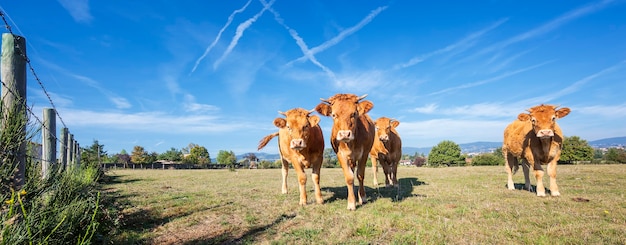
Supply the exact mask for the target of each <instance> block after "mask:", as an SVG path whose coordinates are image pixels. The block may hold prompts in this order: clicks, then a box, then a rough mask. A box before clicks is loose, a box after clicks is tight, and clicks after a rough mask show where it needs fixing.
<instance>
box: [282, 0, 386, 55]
mask: <svg viewBox="0 0 626 245" xmlns="http://www.w3.org/2000/svg"><path fill="white" fill-rule="evenodd" d="M385 9H387V6H383V7H378V8H377V9H375V10H373V11H372V12H371V13H370V14H369V15H367V16H366V17H365V18H364V19H363V20H361V21H360V22H359V23H358V24H356V25H355V26H353V27H350V28H348V29H346V30H344V31H342V32H341V33H339V35H337V36H335V37H333V38H332V39H330V40H328V41H326V42H324V43H322V44H321V45H319V46H317V47H313V48H312V49H310V50H309V52H310V53H311V55H315V54H317V53H319V52H321V51H324V50H326V49H328V48H330V47H332V46H334V45H335V44H337V43H339V42H341V41H342V40H343V39H344V38H346V37H347V36H349V35H352V34H353V33H355V32H357V31H358V30H360V29H361V28H363V27H364V26H365V25H367V24H368V23H370V22H371V21H372V20H373V19H374V18H375V17H376V16H377V15H378V14H380V12H382V11H383V10H385ZM307 58H309V56H307V54H305V55H304V56H302V57H300V58H297V59H295V60H292V61H289V62H288V63H287V66H290V65H292V64H293V63H295V62H302V61H305V60H306V59H307Z"/></svg>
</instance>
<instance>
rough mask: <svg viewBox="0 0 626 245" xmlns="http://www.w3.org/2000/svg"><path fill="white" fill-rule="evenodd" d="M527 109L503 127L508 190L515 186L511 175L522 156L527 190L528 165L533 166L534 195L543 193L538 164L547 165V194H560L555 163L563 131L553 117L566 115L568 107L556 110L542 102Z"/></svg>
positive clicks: (541, 175) (540, 171)
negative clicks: (548, 184)
mask: <svg viewBox="0 0 626 245" xmlns="http://www.w3.org/2000/svg"><path fill="white" fill-rule="evenodd" d="M528 112H529V113H520V114H519V115H518V116H517V120H515V121H513V122H512V123H511V124H509V126H507V127H506V129H505V130H504V144H503V145H502V153H503V155H504V159H505V161H506V164H505V168H506V172H507V173H508V175H509V178H508V182H507V187H508V188H509V189H510V190H513V189H515V186H514V184H513V174H514V173H515V172H516V171H517V169H518V168H519V167H518V162H517V161H518V158H521V159H522V169H523V170H524V178H525V183H524V187H525V188H526V190H529V191H532V189H531V186H530V178H529V176H528V174H529V173H528V171H529V168H532V169H533V172H534V174H535V178H537V196H545V195H546V190H545V188H544V187H543V169H542V168H541V164H548V175H549V176H550V193H551V194H552V196H559V195H560V193H559V187H558V186H557V185H556V164H557V161H558V160H559V158H560V156H561V146H562V143H563V133H562V132H561V128H560V127H559V125H558V124H557V123H556V119H557V118H562V117H564V116H567V114H569V112H570V109H569V108H567V107H563V108H560V109H558V110H557V107H556V106H552V105H543V104H542V105H539V106H535V107H533V108H530V109H529V110H528Z"/></svg>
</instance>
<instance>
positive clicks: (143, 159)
mask: <svg viewBox="0 0 626 245" xmlns="http://www.w3.org/2000/svg"><path fill="white" fill-rule="evenodd" d="M148 160H149V158H148V152H146V150H145V149H144V148H143V147H142V146H138V145H136V146H135V147H133V152H132V153H131V155H130V161H131V162H133V163H139V164H144V163H148Z"/></svg>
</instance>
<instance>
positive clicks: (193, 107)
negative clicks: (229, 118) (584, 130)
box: [184, 94, 220, 113]
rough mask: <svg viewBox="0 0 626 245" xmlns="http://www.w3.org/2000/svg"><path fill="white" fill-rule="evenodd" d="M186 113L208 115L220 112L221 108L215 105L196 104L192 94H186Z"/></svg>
mask: <svg viewBox="0 0 626 245" xmlns="http://www.w3.org/2000/svg"><path fill="white" fill-rule="evenodd" d="M184 99H185V104H184V107H185V111H187V112H193V113H206V112H214V111H219V109H220V108H219V107H217V106H214V105H207V104H200V103H197V102H196V98H195V97H194V96H193V95H191V94H185V98H184Z"/></svg>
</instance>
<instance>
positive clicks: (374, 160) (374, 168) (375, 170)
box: [370, 155, 378, 186]
mask: <svg viewBox="0 0 626 245" xmlns="http://www.w3.org/2000/svg"><path fill="white" fill-rule="evenodd" d="M370 159H371V160H372V173H373V174H374V186H378V165H377V164H378V156H375V155H370Z"/></svg>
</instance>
